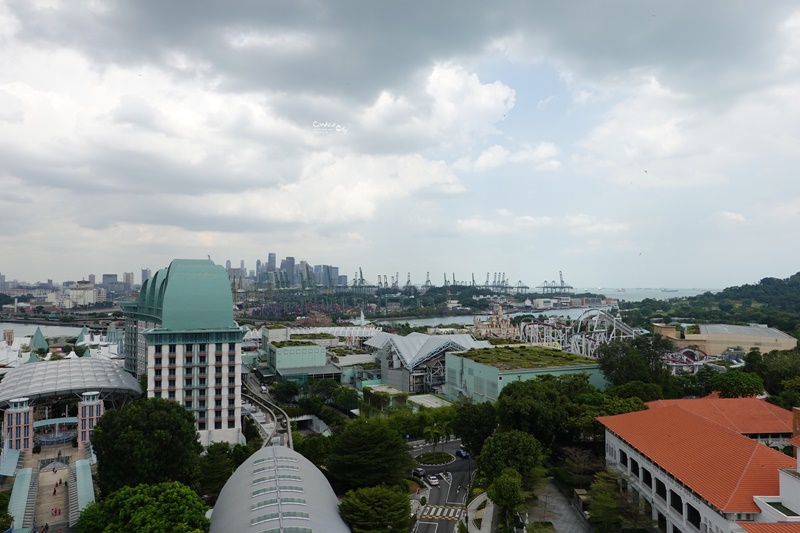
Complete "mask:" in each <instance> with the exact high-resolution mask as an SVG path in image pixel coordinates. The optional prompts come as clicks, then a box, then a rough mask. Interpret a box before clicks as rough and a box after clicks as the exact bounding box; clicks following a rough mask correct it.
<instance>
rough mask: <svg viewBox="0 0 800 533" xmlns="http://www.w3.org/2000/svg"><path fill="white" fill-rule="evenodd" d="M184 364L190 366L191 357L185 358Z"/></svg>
mask: <svg viewBox="0 0 800 533" xmlns="http://www.w3.org/2000/svg"><path fill="white" fill-rule="evenodd" d="M186 364H187V365H191V364H192V356H191V355H189V356H187V357H186Z"/></svg>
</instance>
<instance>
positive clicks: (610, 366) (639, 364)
mask: <svg viewBox="0 0 800 533" xmlns="http://www.w3.org/2000/svg"><path fill="white" fill-rule="evenodd" d="M674 348H675V347H674V345H673V344H672V342H671V341H670V340H669V339H667V338H666V337H662V336H661V335H657V334H656V335H642V336H639V337H636V338H634V339H626V340H616V341H612V342H610V343H608V344H604V345H602V346H600V347H599V348H598V350H597V352H598V357H597V363H598V364H599V365H600V371H601V372H603V375H604V376H605V378H606V380H607V381H608V382H609V383H610V384H611V385H613V386H619V385H624V384H626V383H629V382H631V381H641V382H643V383H657V384H658V385H661V386H662V387H663V386H665V385H666V384H667V383H668V382H669V370H668V369H667V368H666V365H665V364H664V361H663V357H662V356H663V355H664V354H665V353H668V352H671V351H672V350H674Z"/></svg>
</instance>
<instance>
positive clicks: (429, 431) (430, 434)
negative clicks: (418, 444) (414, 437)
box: [422, 424, 443, 453]
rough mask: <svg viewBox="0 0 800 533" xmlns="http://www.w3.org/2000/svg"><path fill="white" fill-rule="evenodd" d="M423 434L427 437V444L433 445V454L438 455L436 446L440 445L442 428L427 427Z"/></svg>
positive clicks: (435, 426)
mask: <svg viewBox="0 0 800 533" xmlns="http://www.w3.org/2000/svg"><path fill="white" fill-rule="evenodd" d="M422 434H423V436H424V437H425V442H426V443H430V444H433V453H436V445H437V444H438V443H439V440H440V439H441V438H442V435H443V432H442V428H441V427H439V426H438V425H437V424H434V425H432V426H426V427H425V429H424V430H423V432H422Z"/></svg>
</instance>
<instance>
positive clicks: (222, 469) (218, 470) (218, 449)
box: [200, 442, 236, 506]
mask: <svg viewBox="0 0 800 533" xmlns="http://www.w3.org/2000/svg"><path fill="white" fill-rule="evenodd" d="M235 468H236V467H235V465H234V464H233V460H232V459H231V447H230V445H229V444H228V443H227V442H215V443H213V444H212V445H211V446H209V447H208V448H207V449H206V453H205V455H203V456H201V457H200V472H201V476H200V494H201V495H202V496H203V499H204V500H205V501H206V503H208V504H209V505H212V506H213V505H214V503H216V501H217V498H218V497H219V493H220V491H221V490H222V487H224V486H225V482H226V481H228V478H230V477H231V474H233V471H234V470H235Z"/></svg>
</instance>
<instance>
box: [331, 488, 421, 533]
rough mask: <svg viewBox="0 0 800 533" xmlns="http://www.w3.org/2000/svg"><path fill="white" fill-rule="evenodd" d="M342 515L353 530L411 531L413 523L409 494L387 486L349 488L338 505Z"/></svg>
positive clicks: (368, 532)
mask: <svg viewBox="0 0 800 533" xmlns="http://www.w3.org/2000/svg"><path fill="white" fill-rule="evenodd" d="M339 514H341V516H342V519H343V520H344V521H345V522H347V525H349V526H350V528H351V529H352V530H353V533H374V532H376V531H408V529H409V527H410V526H411V503H410V501H409V499H408V495H407V494H406V493H405V492H403V491H402V490H399V489H398V488H396V487H391V488H390V487H387V486H385V485H380V486H377V487H365V488H361V489H357V490H351V491H348V492H347V494H345V496H344V498H342V502H341V503H340V504H339Z"/></svg>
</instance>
